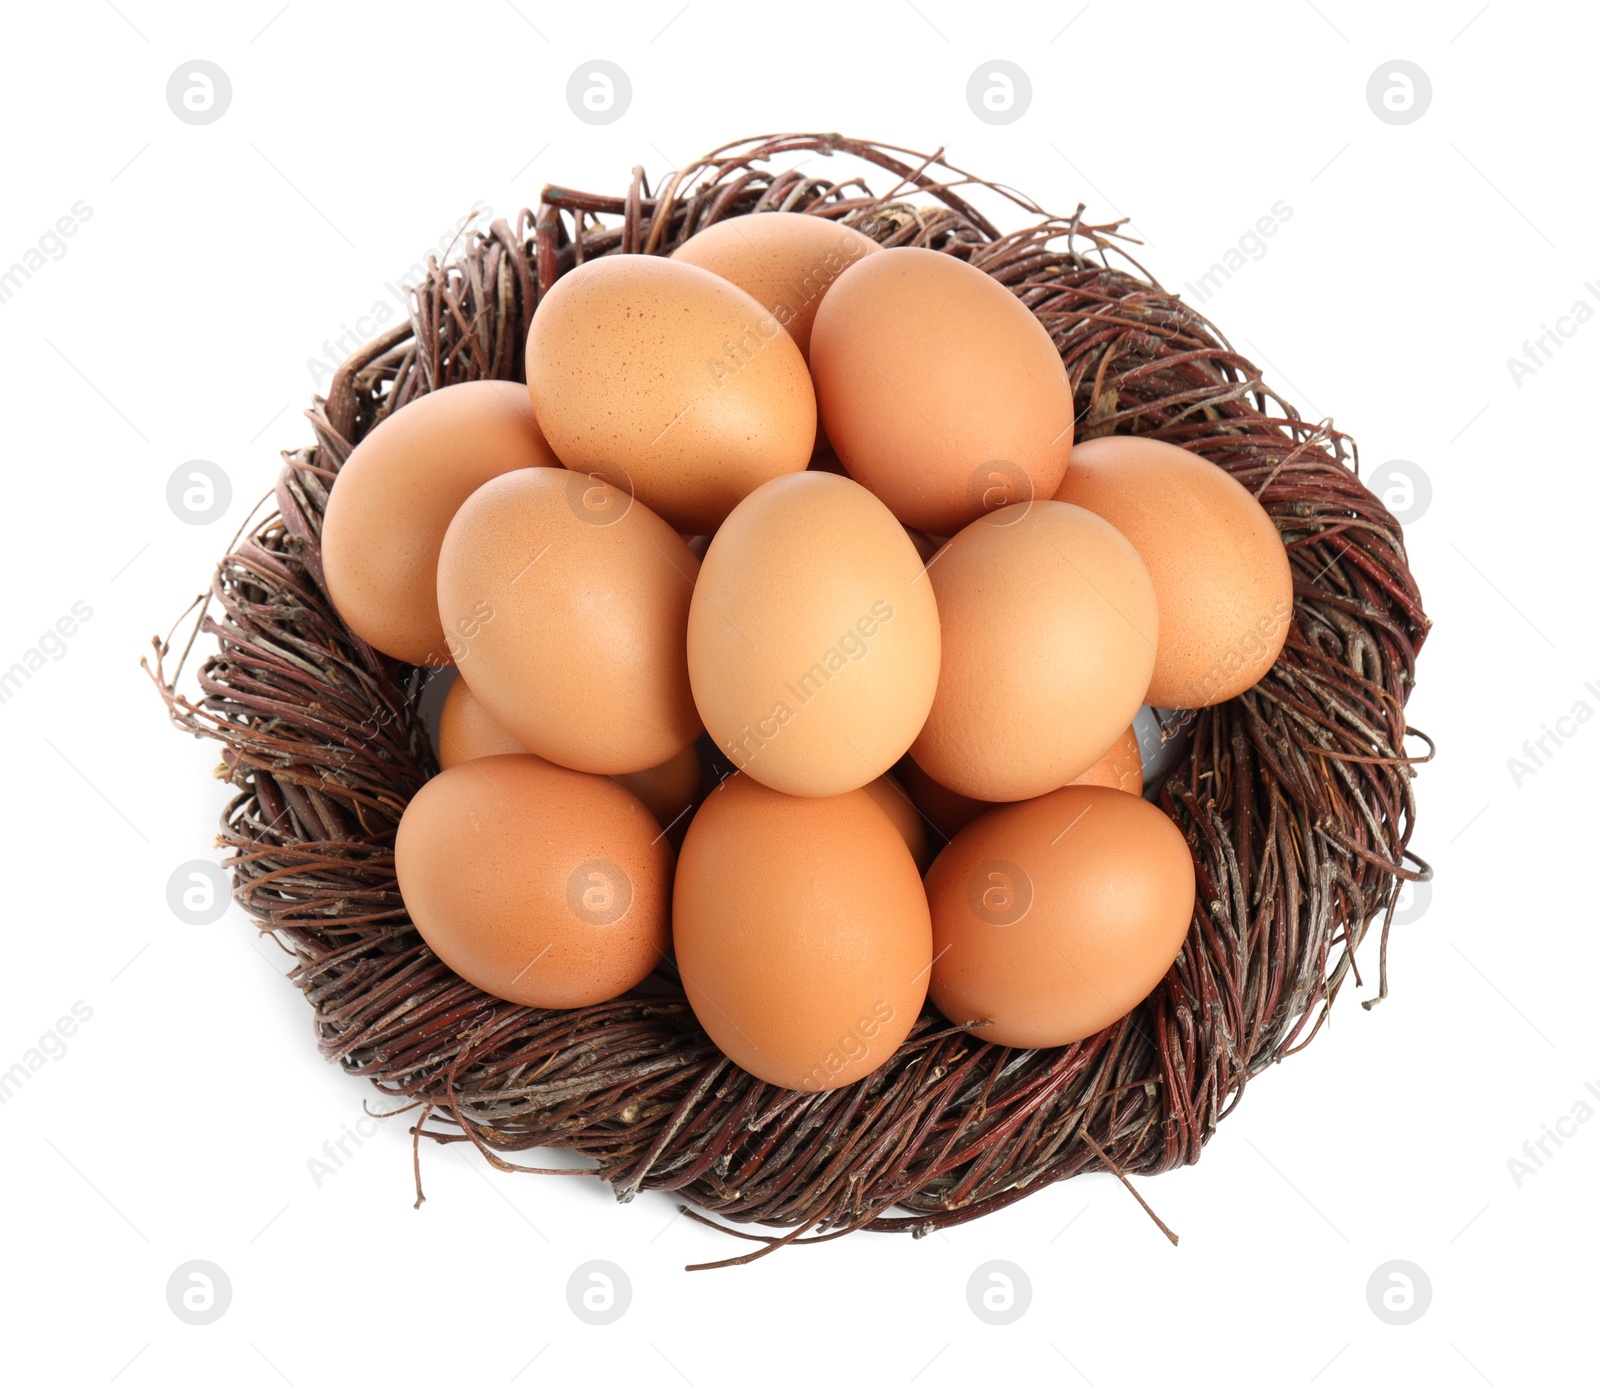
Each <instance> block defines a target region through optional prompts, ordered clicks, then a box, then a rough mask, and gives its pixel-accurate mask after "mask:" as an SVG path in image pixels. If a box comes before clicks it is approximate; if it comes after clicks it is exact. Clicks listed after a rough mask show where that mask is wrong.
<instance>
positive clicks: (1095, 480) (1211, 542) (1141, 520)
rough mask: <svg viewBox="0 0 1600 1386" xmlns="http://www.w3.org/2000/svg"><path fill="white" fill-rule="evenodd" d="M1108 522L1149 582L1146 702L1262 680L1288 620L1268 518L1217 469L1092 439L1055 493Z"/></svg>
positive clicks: (1130, 444)
mask: <svg viewBox="0 0 1600 1386" xmlns="http://www.w3.org/2000/svg"><path fill="white" fill-rule="evenodd" d="M1056 496H1057V498H1058V499H1060V500H1064V501H1070V502H1071V503H1072V504H1073V505H1081V506H1082V507H1083V508H1084V509H1085V510H1092V511H1093V512H1094V513H1095V514H1096V515H1100V516H1102V517H1103V518H1105V519H1107V520H1109V521H1110V522H1111V523H1112V524H1113V525H1115V526H1116V527H1117V528H1118V529H1119V530H1121V531H1122V533H1123V534H1125V535H1126V536H1127V538H1128V541H1129V542H1130V543H1131V544H1132V545H1133V547H1134V548H1135V549H1137V550H1138V551H1139V557H1140V558H1142V559H1143V560H1144V565H1145V567H1146V568H1147V569H1148V570H1149V572H1150V580H1151V581H1152V582H1153V583H1154V584H1155V590H1156V605H1157V606H1158V607H1159V608H1160V611H1161V638H1160V640H1159V641H1158V642H1157V645H1156V661H1155V667H1154V669H1153V670H1152V672H1151V675H1150V689H1149V693H1148V695H1147V697H1146V698H1145V701H1146V702H1148V703H1150V704H1152V705H1153V706H1155V707H1209V706H1210V705H1211V704H1212V703H1220V702H1224V701H1226V700H1227V699H1229V698H1232V697H1236V696H1237V695H1238V694H1240V693H1243V692H1244V691H1245V690H1246V689H1247V688H1250V687H1252V686H1253V685H1254V684H1256V683H1257V682H1259V681H1260V679H1261V678H1262V676H1263V675H1265V674H1266V672H1267V670H1268V669H1270V668H1271V667H1272V665H1273V662H1274V661H1275V660H1276V659H1277V658H1278V652H1279V651H1280V650H1282V649H1283V644H1284V641H1285V640H1287V639H1288V636H1289V625H1290V622H1291V621H1292V620H1293V619H1294V577H1293V575H1292V574H1291V572H1290V570H1289V556H1288V553H1287V551H1286V550H1285V549H1284V547H1283V539H1282V537H1281V536H1280V535H1279V534H1278V528H1277V526H1276V525H1274V524H1273V522H1272V517H1271V516H1270V515H1268V514H1267V512H1266V511H1265V510H1263V509H1262V508H1261V505H1260V503H1259V502H1258V501H1257V500H1256V498H1255V497H1254V496H1252V495H1251V494H1250V492H1248V491H1247V490H1245V488H1244V487H1243V486H1241V485H1240V484H1239V483H1238V482H1237V481H1235V480H1234V479H1233V478H1232V477H1231V476H1229V475H1228V474H1227V472H1225V471H1223V470H1222V468H1221V467H1218V466H1216V465H1215V464H1214V463H1211V462H1207V461H1206V460H1205V459H1204V458H1203V457H1197V456H1195V454H1194V453H1192V452H1185V451H1184V450H1183V449H1182V448H1179V447H1174V446H1173V445H1172V444H1171V443H1162V442H1157V441H1156V440H1154V439H1151V438H1127V437H1109V438H1095V439H1093V440H1092V441H1090V442H1086V443H1083V444H1081V445H1080V446H1079V448H1078V450H1077V451H1076V452H1074V453H1073V455H1072V467H1071V469H1070V470H1069V471H1068V472H1067V475H1066V478H1065V480H1063V481H1062V483H1061V486H1060V489H1059V490H1058V491H1057V492H1056Z"/></svg>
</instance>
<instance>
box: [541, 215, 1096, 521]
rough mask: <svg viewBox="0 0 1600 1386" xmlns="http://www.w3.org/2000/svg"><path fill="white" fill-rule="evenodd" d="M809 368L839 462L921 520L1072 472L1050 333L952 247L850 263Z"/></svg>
mask: <svg viewBox="0 0 1600 1386" xmlns="http://www.w3.org/2000/svg"><path fill="white" fill-rule="evenodd" d="M811 371H812V375H813V377H814V378H815V380H816V384H817V399H818V402H819V404H820V407H821V410H822V421H823V425H824V427H825V428H826V429H827V432H828V437H829V439H830V440H832V443H833V448H834V451H835V452H836V453H838V455H839V460H840V461H841V462H843V463H844V467H845V470H846V471H847V472H849V473H850V475H851V476H853V477H854V478H855V479H856V480H857V481H859V482H861V483H862V485H864V486H866V487H867V489H868V490H870V491H872V492H873V494H874V495H876V496H877V497H878V498H879V499H880V500H882V501H883V502H884V504H885V505H887V506H888V507H889V509H890V510H892V511H894V513H895V514H896V515H897V516H898V517H899V518H900V519H901V520H903V521H904V522H905V523H906V524H908V525H911V526H913V527H914V528H916V529H921V530H926V531H927V532H928V533H930V534H954V533H955V532H956V531H957V530H958V529H961V528H962V527H963V526H964V525H967V524H969V523H971V521H973V520H975V519H976V518H977V517H978V516H979V515H982V514H983V513H984V512H985V511H988V510H993V509H996V508H997V507H999V506H1001V505H1007V504H1012V503H1014V502H1017V501H1025V500H1029V499H1033V498H1035V497H1037V498H1039V499H1045V498H1048V497H1050V496H1053V495H1054V494H1055V491H1056V487H1057V486H1059V485H1060V484H1061V478H1062V475H1063V473H1065V472H1066V470H1067V461H1068V458H1069V457H1070V456H1071V453H1072V431H1073V417H1074V405H1073V399H1072V387H1071V385H1070V384H1069V383H1068V381H1067V372H1066V368H1065V367H1064V366H1063V365H1062V364H1061V356H1060V353H1059V352H1057V350H1056V348H1055V344H1054V343H1053V342H1052V341H1051V340H1050V334H1049V333H1048V332H1047V331H1046V330H1045V328H1044V326H1043V325H1042V324H1041V323H1040V322H1039V320H1038V319H1037V318H1035V317H1034V315H1033V314H1032V313H1031V312H1030V311H1029V310H1028V308H1027V306H1026V305H1025V304H1024V303H1023V302H1022V301H1021V300H1020V299H1019V298H1018V297H1017V296H1016V295H1015V294H1013V293H1012V292H1011V290H1010V289H1008V288H1006V287H1005V286H1004V285H1003V284H1000V283H998V282H996V281H995V280H993V279H991V278H990V277H989V276H988V275H987V274H985V273H984V272H983V271H982V270H978V269H974V268H973V267H972V266H971V265H969V264H967V263H965V262H964V261H962V260H959V259H957V258H956V257H955V256H953V255H947V254H944V253H943V252H940V251H934V250H923V249H920V248H917V247H911V246H900V247H896V248H893V249H889V250H883V251H880V252H879V253H878V254H876V255H869V256H867V257H866V258H864V259H862V260H859V261H857V262H856V263H855V264H854V265H852V266H851V267H850V268H849V269H848V270H846V271H845V273H844V274H842V275H840V277H839V282H838V283H837V284H835V285H834V286H833V288H832V289H831V290H830V291H829V293H828V296H827V297H826V298H824V299H823V300H822V305H821V307H820V308H818V310H817V318H816V323H815V325H814V326H813V329H812V334H811ZM559 450H560V449H559V448H558V449H557V451H559Z"/></svg>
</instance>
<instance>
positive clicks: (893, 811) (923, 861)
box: [861, 775, 933, 871]
mask: <svg viewBox="0 0 1600 1386" xmlns="http://www.w3.org/2000/svg"><path fill="white" fill-rule="evenodd" d="M861 787H862V788H863V789H864V790H866V792H867V793H868V794H870V795H871V796H872V802H873V803H875V804H876V805H877V806H878V807H879V808H881V809H882V810H883V811H884V812H885V813H886V814H888V815H889V821H890V822H891V823H893V824H894V825H895V827H896V829H898V830H899V833H900V836H901V837H902V838H903V839H904V841H905V844H906V849H907V850H908V851H909V852H910V853H911V860H912V861H914V862H916V864H917V870H918V871H926V870H927V869H928V863H929V862H931V861H932V860H933V849H932V848H931V847H930V846H929V845H928V830H927V829H926V828H925V827H924V826H923V822H922V814H921V813H920V812H919V811H918V809H917V806H916V805H915V804H914V803H912V802H911V797H910V795H908V794H907V793H906V791H905V787H904V786H903V785H902V784H901V783H900V781H899V780H897V779H896V778H895V777H894V776H893V775H879V776H878V778H877V779H875V780H868V781H867V782H866V784H864V785H862V786H861Z"/></svg>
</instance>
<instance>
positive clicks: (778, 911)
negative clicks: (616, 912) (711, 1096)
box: [672, 775, 933, 1092]
mask: <svg viewBox="0 0 1600 1386" xmlns="http://www.w3.org/2000/svg"><path fill="white" fill-rule="evenodd" d="M672 937H673V943H674V946H675V949H676V955H677V962H678V971H679V972H680V974H681V975H682V977H683V985H684V992H685V994H686V995H687V996H688V998H689V1004H690V1006H691V1007H693V1009H694V1013H695V1015H696V1017H698V1019H699V1021H700V1023H701V1025H703V1026H704V1027H705V1030H706V1033H707V1034H708V1035H710V1036H711V1038H712V1040H713V1041H714V1042H715V1044H716V1046H717V1048H719V1049H720V1050H721V1051H722V1052H723V1053H724V1054H726V1055H727V1056H728V1058H730V1059H731V1060H733V1062H734V1063H736V1064H738V1065H739V1067H740V1068H742V1069H744V1070H745V1071H746V1072H747V1073H752V1074H754V1075H755V1076H756V1077H757V1078H760V1079H762V1080H763V1081H764V1082H768V1083H774V1084H776V1085H778V1086H779V1087H785V1088H796V1089H802V1090H805V1091H809V1092H820V1091H823V1090H826V1089H829V1088H838V1087H843V1086H844V1085H845V1084H847V1083H854V1082H856V1081H858V1080H859V1079H862V1078H865V1077H866V1076H867V1075H868V1074H869V1073H871V1072H872V1071H873V1070H874V1069H875V1068H877V1067H878V1066H879V1065H880V1064H882V1063H883V1062H884V1061H885V1060H887V1059H889V1058H890V1057H891V1056H893V1054H894V1052H895V1051H896V1050H897V1049H898V1048H899V1047H900V1043H901V1041H902V1040H904V1039H905V1037H906V1035H907V1034H908V1033H909V1032H910V1030H911V1027H912V1025H913V1024H915V1022H916V1019H917V1015H918V1013H919V1012H920V1011H921V1009H922V1002H923V998H924V996H925V995H926V992H927V986H928V966H929V963H930V962H931V960H932V957H933V953H932V938H931V932H930V929H929V922H928V902H927V899H926V897H925V896H924V895H923V891H922V880H921V877H920V876H919V875H918V873H917V866H916V863H915V862H914V861H913V860H912V859H911V853H910V852H909V851H908V850H907V849H906V845H905V843H904V841H903V840H902V839H901V837H900V834H899V831H898V830H897V829H896V828H895V826H894V824H893V823H892V822H890V821H889V816H888V815H887V814H886V813H885V812H884V811H883V810H882V809H881V808H879V807H878V805H877V804H875V803H874V802H873V800H872V797H871V796H870V795H869V794H867V793H866V792H865V791H864V790H853V791H851V792H850V793H849V794H842V795H839V796H837V797H835V798H828V799H801V798H795V797H792V796H790V795H787V794H779V793H777V792H776V791H774V790H771V789H767V788H766V787H765V786H763V785H760V784H757V783H756V782H755V781H754V780H752V779H750V778H749V776H747V775H733V776H730V777H729V778H728V779H726V780H724V781H723V782H722V784H721V785H720V786H719V787H718V788H717V789H715V790H713V791H712V792H711V793H710V794H709V795H707V796H706V801H705V803H703V804H702V805H701V806H700V810H699V812H698V813H696V814H695V817H694V821H693V822H692V823H691V824H690V825H689V835H688V837H687V838H685V840H684V844H683V852H682V854H681V855H680V857H679V859H678V871H677V876H676V880H675V883H674V886H673V897H672Z"/></svg>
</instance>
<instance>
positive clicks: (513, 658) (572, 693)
mask: <svg viewBox="0 0 1600 1386" xmlns="http://www.w3.org/2000/svg"><path fill="white" fill-rule="evenodd" d="M699 569H700V564H699V560H697V559H696V558H695V556H694V555H693V554H692V553H690V552H689V547H688V545H687V544H685V543H684V542H683V540H682V539H680V538H679V537H678V536H677V534H676V533H674V532H673V529H672V527H671V526H670V525H668V524H667V523H666V522H665V521H664V520H662V519H661V518H660V516H658V515H654V514H652V513H651V512H650V511H649V509H647V508H646V507H645V506H644V505H642V504H640V503H639V502H638V501H637V500H634V499H632V498H630V497H629V496H628V495H626V494H625V493H623V492H620V491H617V490H616V489H615V488H613V487H611V486H609V485H608V484H607V483H606V482H604V481H596V480H594V479H592V478H589V477H585V476H582V475H580V474H579V473H576V472H567V471H558V470H555V469H553V468H539V469H536V470H531V471H522V472H515V473H512V474H509V475H506V476H501V477H496V478H495V479H494V480H493V481H491V482H489V483H488V484H487V485H486V486H483V487H480V488H479V489H478V490H477V491H475V492H474V493H473V494H472V496H471V497H470V498H469V499H468V500H467V502H466V503H465V504H464V505H463V506H462V507H461V509H460V510H459V511H458V512H457V514H456V517H455V519H454V520H453V521H451V524H450V529H449V531H448V532H447V533H446V535H445V539H444V545H443V547H442V549H441V551H440V554H439V612H440V615H441V617H442V618H443V620H444V624H445V628H446V630H447V631H448V633H449V636H450V639H451V641H452V648H453V650H454V652H455V658H456V663H457V664H458V665H459V666H460V668H461V674H462V677H463V678H465V679H466V680H467V681H468V682H469V683H470V684H471V686H472V692H473V694H474V696H475V697H477V698H478V699H479V700H480V701H481V702H482V703H483V705H484V707H485V709H486V710H487V711H488V713H489V716H490V717H491V718H492V719H493V720H494V721H495V722H498V723H499V724H500V725H501V726H502V727H504V728H505V730H506V731H507V732H508V733H509V734H510V735H511V736H513V737H515V738H516V740H517V741H518V742H520V743H521V744H522V745H524V746H526V747H527V748H528V750H530V751H532V752H533V753H534V754H536V755H540V756H543V757H545V759H547V760H552V761H554V762H555V763H556V764H558V765H565V766H568V767H569V768H571V769H574V770H585V771H589V772H592V773H594V774H601V775H613V774H629V773H631V772H633V771H636V770H648V769H651V768H652V767H654V766H657V765H660V764H662V763H663V762H664V761H667V760H670V759H671V758H672V757H673V756H676V755H677V754H678V753H679V752H680V751H682V750H683V749H684V747H686V746H688V745H689V744H690V743H691V742H692V741H694V739H695V737H697V736H698V735H699V734H700V719H699V716H698V715H697V714H696V712H695V708H694V699H693V697H692V695H691V693H690V690H689V670H688V665H687V662H686V660H685V657H684V632H685V629H686V627H687V625H688V619H689V599H690V596H691V594H692V593H693V591H694V582H695V577H696V574H697V573H698V572H699Z"/></svg>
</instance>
